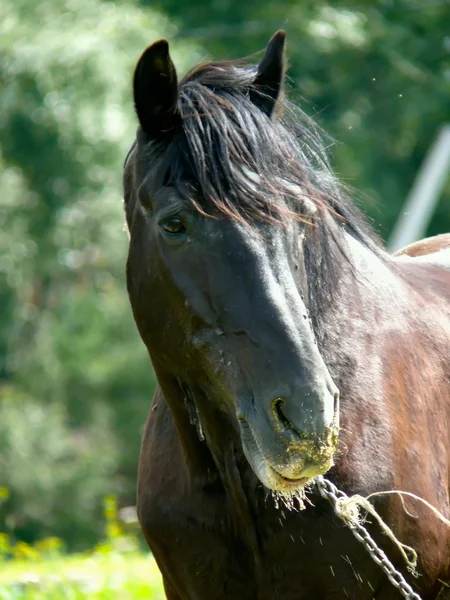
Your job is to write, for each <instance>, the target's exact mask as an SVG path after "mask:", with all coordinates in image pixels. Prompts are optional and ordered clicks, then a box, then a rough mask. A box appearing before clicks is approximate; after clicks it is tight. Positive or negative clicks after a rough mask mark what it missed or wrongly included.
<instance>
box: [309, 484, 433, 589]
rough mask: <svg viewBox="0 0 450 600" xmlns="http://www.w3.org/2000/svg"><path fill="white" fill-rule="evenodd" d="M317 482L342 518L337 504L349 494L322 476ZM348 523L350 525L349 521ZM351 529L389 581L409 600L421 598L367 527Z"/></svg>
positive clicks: (318, 487) (320, 491)
mask: <svg viewBox="0 0 450 600" xmlns="http://www.w3.org/2000/svg"><path fill="white" fill-rule="evenodd" d="M315 483H316V486H317V489H318V490H319V494H320V495H321V496H322V498H325V499H326V500H328V501H329V502H330V503H331V505H332V506H333V509H334V512H335V513H336V515H337V516H338V517H339V518H340V519H342V515H341V514H340V512H339V510H338V508H337V506H338V504H339V500H342V499H345V498H348V496H347V494H345V493H344V492H342V491H341V490H339V489H338V488H337V487H336V486H335V485H334V484H333V483H331V481H328V480H327V479H324V478H323V477H322V476H319V477H316V478H315ZM346 524H347V525H348V523H347V522H346ZM350 530H351V532H352V533H353V535H354V536H355V538H356V539H357V540H358V542H360V543H361V544H362V545H363V546H364V548H365V549H366V550H367V552H368V553H369V554H370V557H371V558H372V560H373V561H374V562H375V563H376V564H377V565H379V566H380V567H381V568H382V569H383V571H384V572H385V573H386V575H387V577H388V579H389V581H390V582H391V583H392V585H393V586H394V587H396V588H397V589H398V590H399V592H400V593H401V595H402V596H403V597H404V598H407V600H421V598H420V596H419V594H417V593H416V592H415V591H414V590H413V589H412V587H411V586H410V585H409V583H408V582H407V581H406V579H405V578H404V577H403V575H402V574H401V573H400V572H399V571H397V569H396V568H395V567H394V565H393V564H392V563H391V561H390V560H389V559H388V557H387V556H386V554H385V553H384V552H383V550H381V548H379V547H378V546H377V544H376V542H375V541H374V540H373V538H372V537H371V536H370V534H369V532H368V531H367V529H366V528H365V527H364V526H363V525H361V523H357V522H355V523H353V524H352V526H351V527H350Z"/></svg>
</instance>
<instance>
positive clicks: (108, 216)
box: [0, 0, 198, 547]
mask: <svg viewBox="0 0 450 600" xmlns="http://www.w3.org/2000/svg"><path fill="white" fill-rule="evenodd" d="M174 33H175V29H174V27H173V26H171V25H170V24H169V23H168V21H167V19H166V18H165V17H163V16H162V15H161V14H158V13H156V12H155V11H149V10H147V11H145V12H144V11H142V9H140V8H138V7H136V6H135V5H133V4H132V3H123V4H121V5H116V4H114V3H112V2H111V3H110V2H101V1H100V0H62V1H60V2H53V1H51V0H49V1H42V2H35V0H4V1H3V2H2V3H1V5H0V86H1V88H2V94H1V95H0V190H1V194H0V215H1V216H0V226H1V230H2V235H1V236H0V282H1V283H0V311H1V313H0V322H1V327H2V328H1V331H0V386H1V388H0V389H1V393H0V456H1V462H0V464H1V468H0V486H5V487H7V488H8V489H9V490H10V498H9V500H8V503H7V506H6V507H4V509H5V510H7V514H8V515H9V522H8V524H9V528H10V532H11V533H12V534H13V535H15V536H18V537H20V538H22V539H25V540H29V541H31V540H33V539H35V538H36V537H39V536H42V535H48V534H49V533H51V532H52V533H53V534H57V535H60V536H62V537H64V539H65V541H66V542H67V543H68V544H69V545H70V546H71V547H80V546H83V545H85V544H87V543H88V542H90V541H91V540H93V539H94V538H96V537H97V536H98V535H99V528H98V525H97V523H98V522H99V519H98V516H99V514H100V512H101V498H102V496H103V495H104V492H105V490H108V491H111V492H113V493H119V494H120V498H121V502H125V503H127V504H128V503H132V502H134V494H135V472H136V466H137V458H138V449H139V443H140V434H141V430H142V426H143V423H144V420H145V417H146V412H147V409H148V406H149V404H150V400H151V395H152V388H153V387H154V385H155V381H154V376H153V374H152V372H151V367H150V364H149V360H148V357H147V355H146V352H145V350H144V348H143V345H142V343H141V341H140V339H139V336H138V334H137V332H136V328H135V325H134V322H133V319H132V316H131V310H130V308H129V305H128V298H127V295H126V285H125V279H124V272H125V259H126V251H127V234H126V232H125V229H124V218H123V211H122V198H121V170H122V163H123V159H124V156H125V153H126V151H127V150H128V148H129V146H130V144H131V142H132V140H133V139H134V134H135V130H136V120H135V117H134V114H133V106H132V98H131V77H132V72H133V68H134V65H135V63H136V61H137V58H138V57H139V55H140V53H141V52H142V50H143V49H144V48H145V46H146V45H147V44H148V43H150V42H151V41H153V40H154V39H155V38H157V37H159V36H162V35H166V36H169V37H170V36H171V35H173V34H174ZM174 56H175V60H176V61H177V63H178V65H179V67H180V68H181V69H183V68H185V66H187V65H188V64H191V63H192V62H195V61H196V60H197V59H198V56H197V55H196V54H195V51H194V50H193V49H192V45H190V44H188V43H179V44H178V45H177V47H176V48H175V50H174ZM185 61H186V62H185ZM0 510H1V508H0ZM2 516H3V517H4V516H5V514H3V515H2V514H1V513H0V521H1V520H2Z"/></svg>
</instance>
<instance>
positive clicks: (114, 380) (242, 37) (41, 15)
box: [0, 0, 450, 599]
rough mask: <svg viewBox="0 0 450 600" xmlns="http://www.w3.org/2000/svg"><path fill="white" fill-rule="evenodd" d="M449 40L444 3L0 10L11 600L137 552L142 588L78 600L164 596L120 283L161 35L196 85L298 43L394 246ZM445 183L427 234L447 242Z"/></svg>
mask: <svg viewBox="0 0 450 600" xmlns="http://www.w3.org/2000/svg"><path fill="white" fill-rule="evenodd" d="M449 25H450V12H449V5H448V2H447V1H446V0H442V1H438V0H384V1H378V2H368V1H367V0H359V1H358V0H348V1H336V2H329V3H325V2H319V1H316V0H267V1H264V2H262V1H259V0H245V1H242V0H211V1H207V0H204V1H202V0H161V1H160V2H159V3H156V2H152V1H147V2H146V1H145V0H144V1H142V2H141V3H139V2H137V1H134V2H131V1H128V0H117V1H116V2H107V1H104V2H103V1H101V0H49V1H47V2H45V1H39V0H2V1H1V4H0V190H1V193H0V203H1V213H0V223H1V234H0V275H1V287H0V311H1V321H0V322H1V332H0V560H2V566H1V567H0V599H3V598H5V599H6V598H8V599H10V598H14V599H16V598H27V599H29V598H68V597H69V595H68V592H67V590H68V589H69V588H65V587H64V586H65V585H66V583H61V581H62V579H64V577H66V576H65V575H64V577H63V576H62V575H61V578H62V579H61V578H60V579H61V581H60V580H58V581H56V582H55V581H53V580H51V581H53V583H48V578H49V576H50V573H53V576H54V570H53V571H52V568H51V567H50V568H47V570H45V568H44V567H42V568H41V567H39V568H38V566H37V564H38V563H45V561H46V560H58V561H62V558H61V557H62V556H63V555H64V554H65V553H69V554H70V553H74V552H80V551H88V550H89V554H88V556H89V557H90V560H91V559H92V560H94V558H93V557H95V556H101V557H103V559H104V557H105V556H106V555H108V556H110V557H111V556H112V555H113V556H114V557H115V558H114V560H119V561H122V562H120V563H119V566H118V567H115V566H114V568H111V566H109V567H108V568H110V569H111V572H115V573H116V574H117V572H119V571H121V570H122V572H125V571H126V568H125V566H124V565H125V563H126V561H127V553H129V554H130V555H132V556H133V560H134V561H135V562H134V563H133V569H134V570H136V569H137V570H139V573H140V575H139V577H141V578H142V581H143V583H142V586H141V588H139V590H138V589H137V588H136V589H134V588H133V589H131V587H129V588H127V587H126V585H127V584H126V583H123V582H122V583H120V585H122V584H123V585H124V586H125V587H124V588H123V589H122V588H120V589H119V588H117V585H119V584H117V583H116V584H114V585H116V587H114V586H113V587H112V588H111V589H113V591H112V592H111V595H108V593H109V592H107V591H106V588H105V590H103V591H101V590H100V586H101V585H105V586H108V585H112V584H111V577H112V575H111V577H109V574H108V573H109V571H108V572H107V575H105V574H103V575H102V577H100V576H98V575H95V573H94V574H93V575H92V577H91V575H89V577H91V579H89V577H88V580H87V581H88V583H87V584H86V581H84V580H83V577H82V576H80V577H78V579H80V578H81V579H80V581H81V583H77V581H78V579H77V577H74V576H72V575H73V573H72V575H71V574H70V573H69V575H67V578H69V579H71V578H72V579H71V580H73V581H72V583H71V584H70V585H72V586H73V588H70V589H71V590H72V592H71V593H72V595H71V596H70V597H71V598H72V597H73V598H85V597H86V598H87V597H89V598H97V596H96V595H95V594H97V593H98V594H101V593H103V594H104V595H101V596H100V595H99V596H98V597H99V598H100V597H101V598H117V597H120V598H124V599H126V598H138V597H139V598H140V597H146V598H150V597H151V598H159V597H162V596H160V595H159V594H161V592H158V589H159V588H158V584H154V585H153V583H152V582H150V571H148V572H147V571H146V567H145V566H143V567H142V568H141V567H139V568H138V566H139V565H141V563H140V562H139V561H141V560H142V561H143V560H148V559H147V558H146V557H145V556H144V557H143V556H142V554H141V553H140V551H139V544H140V539H139V536H138V535H137V534H136V533H135V524H134V523H133V516H132V515H133V510H132V508H131V509H130V508H129V507H133V506H134V502H135V481H136V466H137V458H138V451H139V444H140V437H141V433H142V428H143V424H144V421H145V417H146V413H147V410H148V407H149V404H150V401H151V397H152V392H153V389H154V386H155V380H154V376H153V374H152V371H151V367H150V364H149V361H148V358H147V356H146V352H145V350H144V347H143V345H142V343H141V341H140V338H139V337H138V334H137V332H136V329H135V326H134V322H133V320H132V316H131V310H130V308H129V306H128V298H127V294H126V287H125V280H124V267H125V260H126V252H127V236H126V233H125V230H124V219H123V212H122V197H121V169H122V163H123V159H124V156H125V153H126V152H127V150H128V148H129V146H130V144H131V142H132V140H133V138H134V133H135V130H136V120H135V117H134V114H133V108H132V99H131V85H130V82H131V76H132V71H133V68H134V65H135V63H136V61H137V59H138V57H139V55H140V53H141V52H142V50H143V49H144V48H145V47H146V46H147V45H148V44H149V43H151V42H152V41H155V40H156V39H158V38H160V37H166V38H167V39H169V41H170V43H171V51H172V55H173V58H174V61H175V63H176V66H177V68H178V71H179V72H183V71H186V70H187V69H188V68H189V67H191V66H192V65H193V64H195V63H196V62H197V61H199V60H201V59H204V58H206V57H211V58H220V59H224V58H238V57H242V56H246V55H250V54H253V53H255V52H256V51H259V50H262V49H263V48H264V47H265V45H266V43H267V41H268V39H269V38H270V36H271V35H272V34H273V33H274V31H276V30H277V29H279V28H284V29H285V30H286V31H287V34H288V55H289V62H290V68H289V80H288V89H289V94H290V97H291V98H292V99H294V100H295V101H296V102H298V103H299V104H300V105H301V106H302V108H303V109H304V110H305V111H306V112H307V113H308V114H310V115H312V116H313V117H314V118H315V119H316V120H317V122H318V123H319V124H320V125H321V126H322V128H323V129H324V130H325V131H327V132H328V133H329V134H331V136H332V138H333V140H334V142H333V144H332V147H330V152H331V155H332V164H333V166H334V168H335V171H336V172H337V173H338V175H339V176H340V177H341V178H342V179H343V180H344V181H345V182H346V183H347V184H349V185H350V186H352V187H354V188H355V190H357V191H355V199H356V200H357V202H358V203H359V205H360V206H361V207H362V208H363V210H364V211H365V212H367V213H368V215H369V216H370V218H371V219H372V221H373V224H374V227H375V228H376V229H377V231H378V232H379V233H380V235H381V236H382V237H383V238H384V239H385V240H388V239H389V235H390V234H391V232H392V230H393V227H394V225H395V222H396V219H397V217H398V215H399V214H400V213H401V212H402V206H403V205H404V202H405V200H406V198H407V196H408V193H409V192H410V190H411V187H412V186H413V184H414V180H415V177H416V175H417V173H418V171H419V169H420V167H421V165H422V163H423V161H424V158H425V156H426V154H427V152H428V151H429V149H430V147H431V145H432V144H433V141H434V140H435V138H436V136H437V135H438V133H439V131H440V129H441V128H442V127H443V126H444V125H445V124H448V123H449V122H450V100H449V98H450V61H449V55H450V28H449ZM255 60H257V59H255ZM443 180H444V181H445V184H444V186H443V189H442V190H441V192H440V195H439V202H438V203H437V206H436V209H435V210H434V211H433V216H432V218H431V220H430V222H429V223H425V224H424V228H423V229H424V234H425V233H426V234H429V235H431V234H436V233H439V232H446V231H449V230H450V182H449V177H448V176H447V177H445V174H444V175H443ZM127 507H128V512H127V510H123V509H124V508H127ZM103 559H102V560H103ZM67 560H69V559H67ZM72 560H75V559H72ZM76 560H79V558H77V559H76ZM99 560H100V559H99ZM105 560H106V559H105ZM108 560H109V559H108ZM111 560H112V559H111ZM130 561H131V558H130ZM136 561H138V562H136ZM18 563H20V565H22V566H17V564H18ZM58 564H59V565H60V564H62V563H60V562H58ZM76 564H78V563H76ZM108 564H109V563H108ZM127 564H131V563H127ZM23 565H26V567H23ZM136 565H138V566H136ZM74 568H75V567H74ZM127 568H128V567H127ZM33 569H34V570H33ZM58 569H59V571H60V572H61V573H62V572H63V571H64V570H63V569H62V567H58ZM81 570H82V571H83V572H84V573H86V572H87V571H89V570H88V569H86V568H85V567H83V568H82V569H81ZM47 571H48V572H47ZM69 571H70V569H69ZM75 571H76V568H75ZM94 571H95V569H94ZM30 572H31V573H32V575H30ZM134 572H135V571H133V573H134ZM33 573H34V575H33ZM27 577H28V579H27ZM33 577H34V579H33ZM136 577H137V576H136V575H135V574H134V575H133V576H132V577H131V576H130V578H131V579H133V581H134V582H136ZM152 577H153V575H152ZM96 578H97V579H96ZM50 579H51V578H50ZM44 580H45V581H44ZM100 580H101V582H102V583H101V584H100V583H98V582H99V581H100ZM104 580H108V582H109V583H107V584H106V583H105V584H104V583H103V581H104ZM146 580H148V583H146ZM96 581H97V584H96V583H95V582H96ZM45 582H46V583H45ZM89 582H90V583H89ZM67 585H69V584H67ZM89 585H91V588H89ZM95 585H97V587H95ZM77 586H78V587H77ZM83 586H84V587H83ZM86 586H88V587H87V588H86ZM92 586H94V587H92ZM149 586H150V587H149ZM86 589H87V591H86ZM108 589H109V588H108ZM118 589H119V591H117V590H118ZM74 590H75V591H74ZM83 590H84V591H83ZM99 590H100V591H99ZM142 590H144V591H142ZM141 593H142V594H143V595H142V596H141V595H140V594H141ZM2 594H4V595H2ZM8 594H9V595H8ZM77 594H79V595H77ZM84 594H86V595H84ZM152 594H153V595H152Z"/></svg>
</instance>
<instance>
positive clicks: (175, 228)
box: [161, 217, 186, 235]
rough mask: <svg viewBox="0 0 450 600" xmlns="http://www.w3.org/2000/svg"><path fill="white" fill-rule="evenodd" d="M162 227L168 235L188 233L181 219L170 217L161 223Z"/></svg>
mask: <svg viewBox="0 0 450 600" xmlns="http://www.w3.org/2000/svg"><path fill="white" fill-rule="evenodd" d="M161 227H162V228H163V229H164V231H165V232H166V233H170V234H171V235H181V234H183V233H186V227H185V225H184V223H183V221H182V220H181V219H180V217H170V218H169V219H166V220H165V221H163V222H162V223H161Z"/></svg>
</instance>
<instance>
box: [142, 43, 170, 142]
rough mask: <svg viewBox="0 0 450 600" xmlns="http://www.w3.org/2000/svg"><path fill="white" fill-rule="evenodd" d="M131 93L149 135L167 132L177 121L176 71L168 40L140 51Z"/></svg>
mask: <svg viewBox="0 0 450 600" xmlns="http://www.w3.org/2000/svg"><path fill="white" fill-rule="evenodd" d="M133 92H134V106H135V108H136V114H137V117H138V119H139V123H140V125H141V127H142V130H143V131H144V133H146V134H147V136H148V137H149V138H157V137H160V136H161V135H164V134H166V133H169V132H171V131H172V130H174V129H175V127H176V126H177V125H178V124H179V122H180V120H181V116H180V113H179V110H178V106H177V101H178V82H177V72H176V70H175V66H174V64H173V62H172V60H171V58H170V54H169V43H168V42H167V40H159V41H158V42H155V43H154V44H152V45H151V46H149V47H148V48H147V49H146V50H145V51H144V53H143V54H142V56H141V58H140V59H139V61H138V64H137V65H136V70H135V71H134V79H133Z"/></svg>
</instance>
